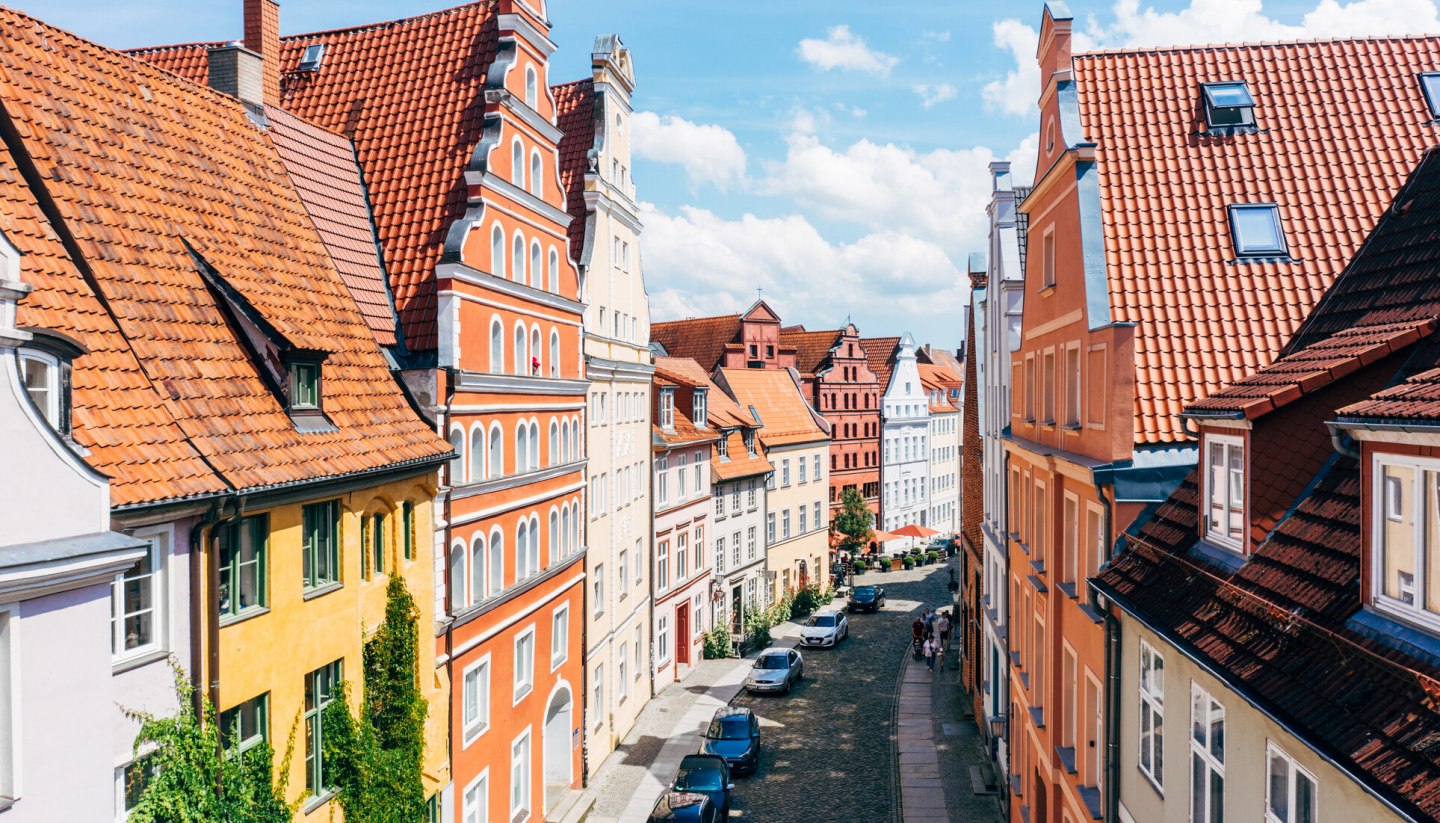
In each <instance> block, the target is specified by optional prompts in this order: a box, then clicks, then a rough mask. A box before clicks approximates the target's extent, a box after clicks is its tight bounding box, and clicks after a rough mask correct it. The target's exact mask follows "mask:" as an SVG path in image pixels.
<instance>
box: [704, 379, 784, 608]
mask: <svg viewBox="0 0 1440 823" xmlns="http://www.w3.org/2000/svg"><path fill="white" fill-rule="evenodd" d="M712 393H713V394H719V393H720V392H719V391H718V390H717V391H715V392H712ZM712 422H713V421H712ZM723 435H724V436H723V437H722V439H721V440H720V441H718V442H717V443H716V450H715V454H714V456H713V457H712V458H711V476H712V477H713V478H714V481H715V485H714V500H713V503H714V506H713V512H714V517H713V522H714V526H713V527H712V528H711V532H712V533H713V535H714V536H713V540H712V545H713V547H714V548H713V549H712V554H713V556H714V557H715V578H716V580H717V581H718V583H719V588H720V592H721V598H717V600H716V616H715V619H716V620H717V621H720V620H728V621H729V622H730V628H731V631H739V629H740V627H741V626H742V625H743V622H742V621H743V617H744V613H745V611H746V610H748V609H754V608H760V607H763V606H765V605H766V604H767V603H768V602H769V600H768V592H769V588H770V587H769V575H768V567H767V566H766V563H765V513H766V511H767V508H766V496H767V495H766V489H765V482H766V475H768V474H769V473H770V471H771V467H770V463H769V462H768V461H766V460H765V458H764V457H763V456H760V455H759V452H758V451H757V449H758V448H759V445H758V443H757V440H758V438H757V436H756V433H755V429H753V428H735V429H729V430H727V431H725V432H724V433H723Z"/></svg>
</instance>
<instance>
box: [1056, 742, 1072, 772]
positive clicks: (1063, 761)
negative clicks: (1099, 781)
mask: <svg viewBox="0 0 1440 823" xmlns="http://www.w3.org/2000/svg"><path fill="white" fill-rule="evenodd" d="M1055 756H1056V757H1058V758H1060V765H1062V766H1064V767H1065V773H1066V774H1075V747H1074V746H1056V747H1055Z"/></svg>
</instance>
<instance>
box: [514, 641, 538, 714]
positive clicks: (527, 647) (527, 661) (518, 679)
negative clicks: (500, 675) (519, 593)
mask: <svg viewBox="0 0 1440 823" xmlns="http://www.w3.org/2000/svg"><path fill="white" fill-rule="evenodd" d="M534 686H535V628H534V627H533V626H532V627H530V628H528V629H526V630H525V631H523V632H521V633H520V635H519V636H518V637H516V638H515V702H516V703H519V702H520V699H521V698H523V697H524V696H525V695H527V694H529V693H530V690H531V689H532V688H534Z"/></svg>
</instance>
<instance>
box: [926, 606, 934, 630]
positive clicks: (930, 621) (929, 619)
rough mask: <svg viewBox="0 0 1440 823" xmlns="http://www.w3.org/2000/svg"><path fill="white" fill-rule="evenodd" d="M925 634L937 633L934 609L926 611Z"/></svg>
mask: <svg viewBox="0 0 1440 823" xmlns="http://www.w3.org/2000/svg"><path fill="white" fill-rule="evenodd" d="M925 633H926V634H934V633H935V612H934V610H932V609H926V610H925Z"/></svg>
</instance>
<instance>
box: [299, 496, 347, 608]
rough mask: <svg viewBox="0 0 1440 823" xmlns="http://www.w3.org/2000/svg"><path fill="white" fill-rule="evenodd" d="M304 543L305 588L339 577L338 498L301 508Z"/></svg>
mask: <svg viewBox="0 0 1440 823" xmlns="http://www.w3.org/2000/svg"><path fill="white" fill-rule="evenodd" d="M302 520H303V521H304V523H303V525H304V534H305V546H304V549H303V551H304V556H303V562H302V564H301V565H302V566H303V569H302V572H303V574H304V577H305V580H304V583H305V588H307V589H316V588H319V587H321V586H327V585H330V584H331V583H338V582H339V581H340V501H339V500H327V501H325V502H324V503H313V504H311V505H309V506H306V507H305V508H304V509H303V510H302Z"/></svg>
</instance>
